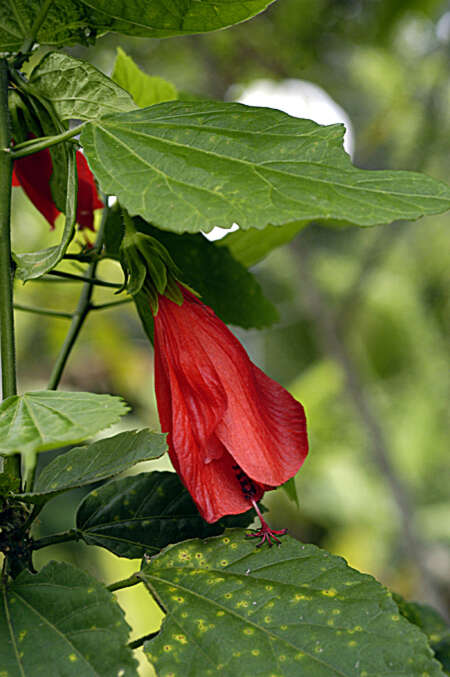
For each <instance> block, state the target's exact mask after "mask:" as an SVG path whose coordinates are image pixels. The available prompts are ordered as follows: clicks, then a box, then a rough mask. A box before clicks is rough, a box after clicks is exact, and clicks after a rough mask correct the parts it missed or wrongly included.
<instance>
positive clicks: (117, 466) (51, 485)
mask: <svg viewBox="0 0 450 677" xmlns="http://www.w3.org/2000/svg"><path fill="white" fill-rule="evenodd" d="M165 437H166V436H165V435H163V434H162V433H155V432H152V431H151V430H148V429H146V430H139V431H137V430H127V431H126V432H123V433H119V434H118V435H114V436H113V437H107V438H106V439H103V440H99V441H98V442H94V443H93V444H89V445H87V446H85V447H76V448H75V449H71V450H70V451H68V452H67V453H65V454H61V455H60V456H58V457H57V458H55V459H54V460H53V461H51V462H50V463H49V464H48V465H47V466H45V468H44V469H43V471H42V472H41V473H40V475H39V476H38V477H37V479H36V482H35V484H34V487H33V492H32V493H29V494H22V495H21V496H20V499H21V500H24V501H26V502H28V503H44V502H45V501H47V500H48V499H49V498H51V497H52V496H54V495H55V494H58V493H60V492H62V491H66V490H67V489H73V488H75V487H82V486H84V485H86V484H92V483H93V482H98V481H100V480H105V479H109V478H110V477H114V475H118V474H119V473H121V472H123V471H124V470H128V469H129V468H131V467H132V466H133V465H135V464H136V463H141V461H150V460H151V459H154V458H159V457H160V456H162V455H163V454H164V453H165V451H166V449H167V445H166V441H165Z"/></svg>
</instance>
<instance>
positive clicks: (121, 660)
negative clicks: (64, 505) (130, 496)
mask: <svg viewBox="0 0 450 677" xmlns="http://www.w3.org/2000/svg"><path fill="white" fill-rule="evenodd" d="M1 588H2V593H3V594H2V601H1V610H0V637H1V638H2V639H1V642H0V666H1V669H0V672H1V674H2V675H5V676H7V677H41V676H42V677H44V676H47V675H49V676H50V675H55V676H56V675H61V677H62V675H64V677H93V676H94V675H99V676H100V675H102V676H104V677H110V676H111V675H121V676H122V677H137V674H138V673H137V670H136V662H135V660H134V658H133V655H132V652H131V650H130V649H129V648H128V647H127V641H128V634H129V627H128V625H127V623H126V621H125V618H124V613H123V611H122V609H121V608H120V607H119V605H118V604H117V603H116V600H115V598H114V597H113V595H112V594H111V593H110V592H108V590H107V589H106V588H105V587H104V586H103V585H101V584H100V583H98V582H97V581H96V580H95V578H92V576H90V575H89V574H87V573H85V572H84V571H80V570H79V569H77V568H76V567H74V566H72V565H71V564H66V563H62V562H61V563H57V562H50V564H47V566H45V567H44V568H43V569H42V571H40V572H39V573H38V574H30V573H29V572H27V571H24V572H23V573H21V574H20V575H19V576H18V577H17V578H16V580H15V581H14V583H12V584H11V585H8V586H6V585H2V586H1Z"/></svg>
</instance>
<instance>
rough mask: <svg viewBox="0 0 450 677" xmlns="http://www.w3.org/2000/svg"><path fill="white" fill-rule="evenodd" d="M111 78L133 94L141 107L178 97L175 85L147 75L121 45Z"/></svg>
mask: <svg viewBox="0 0 450 677" xmlns="http://www.w3.org/2000/svg"><path fill="white" fill-rule="evenodd" d="M111 78H112V79H113V80H114V82H117V84H118V85H120V86H121V87H123V89H125V90H126V91H127V92H129V93H130V94H131V96H132V97H133V100H134V102H135V103H136V104H137V105H138V106H140V107H141V108H145V107H146V106H153V104H155V103H162V102H163V101H173V100H174V99H177V98H178V93H177V90H176V88H175V86H174V85H173V84H172V83H171V82H167V80H164V79H163V78H160V77H158V76H156V75H147V73H144V72H143V71H141V69H140V68H139V67H138V66H137V65H136V64H135V63H134V61H133V59H132V58H131V57H130V56H128V54H125V52H124V51H123V49H122V48H121V47H118V48H117V57H116V61H115V63H114V70H113V72H112V75H111Z"/></svg>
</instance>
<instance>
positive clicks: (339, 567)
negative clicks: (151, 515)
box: [139, 529, 443, 677]
mask: <svg viewBox="0 0 450 677" xmlns="http://www.w3.org/2000/svg"><path fill="white" fill-rule="evenodd" d="M233 545H234V546H235V547H234V548H233V547H232V546H233ZM180 552H183V553H184V556H183V558H179V557H178V554H179V553H180ZM199 553H200V555H201V557H200V558H198V557H197V556H196V555H198V554H199ZM189 554H190V555H191V557H188V555H189ZM169 562H170V563H171V564H170V565H169ZM225 562H226V563H225ZM193 571H195V572H196V575H195V576H192V575H191V573H192V572H193ZM215 575H218V576H220V580H218V579H216V582H214V584H212V583H211V581H212V580H213V579H214V576H215ZM139 578H140V579H141V580H142V581H143V582H144V584H145V585H146V586H148V588H149V590H151V591H152V593H154V594H156V595H157V596H158V600H159V602H160V603H161V604H162V605H163V607H164V608H165V610H166V613H167V616H166V618H165V619H164V621H163V625H162V628H161V631H160V633H159V634H158V635H157V637H155V638H154V639H152V640H150V641H149V642H147V643H146V645H145V652H146V654H147V656H148V658H149V660H150V661H151V662H152V663H153V664H154V667H155V670H156V672H157V674H158V675H159V676H160V677H165V676H166V675H167V674H169V673H171V672H172V673H174V674H176V675H183V674H188V675H189V677H207V675H209V674H216V673H219V672H220V675H222V676H223V677H235V676H236V675H245V676H247V675H267V676H268V675H278V676H279V677H299V676H300V675H301V677H336V675H339V677H359V676H360V675H361V674H363V673H364V672H366V673H367V674H368V675H383V677H389V676H392V677H394V675H399V674H402V675H404V676H405V677H423V674H424V673H428V674H429V676H430V677H443V672H442V671H441V669H440V666H439V664H438V663H437V661H435V660H434V659H433V655H432V652H431V650H430V648H429V646H428V643H427V641H426V638H425V636H424V635H423V634H422V633H421V632H420V631H418V629H417V628H416V627H415V626H414V625H412V624H411V623H409V622H408V621H406V620H405V619H404V618H403V617H401V616H400V615H399V612H398V608H397V606H396V604H395V602H394V601H393V600H392V597H391V596H390V594H389V592H388V591H387V590H386V589H385V588H383V587H382V586H381V585H380V584H379V583H378V582H377V581H376V580H375V579H374V578H372V577H371V576H367V575H365V574H361V573H359V572H358V571H355V570H354V569H351V568H350V567H349V566H347V564H346V562H345V561H344V560H343V559H341V558H339V557H335V556H333V555H330V554H329V553H327V552H325V551H323V550H320V549H319V548H316V547H315V546H312V545H302V544H301V543H299V542H298V541H296V540H294V539H291V538H289V537H286V538H284V539H283V544H282V546H281V547H280V548H271V549H269V548H261V549H257V548H255V546H254V544H253V543H252V542H251V541H249V540H246V539H245V534H244V532H242V531H241V530H237V529H236V530H229V531H226V532H225V535H224V536H221V537H216V538H209V539H206V540H204V541H199V540H192V541H185V542H184V543H180V544H178V545H173V546H169V547H168V548H166V550H165V551H163V552H162V553H161V554H159V555H157V556H155V557H153V558H152V560H151V562H149V563H144V566H143V568H142V570H141V572H140V573H139ZM175 579H176V581H175ZM349 583H351V585H349ZM172 588H176V589H177V590H178V594H179V595H182V596H183V598H184V600H185V603H184V604H183V605H182V608H183V614H182V613H181V612H180V605H179V604H177V602H176V601H175V599H174V596H175V595H176V593H173V592H170V591H171V589H172ZM305 591H307V594H305ZM269 609H270V613H268V610H269ZM394 619H395V620H394ZM179 633H182V634H183V636H184V637H185V638H186V643H180V642H174V643H172V638H173V636H174V635H175V634H179ZM169 643H170V646H171V650H170V652H167V651H165V650H164V646H167V645H168V644H169ZM219 666H220V667H219ZM300 670H301V671H300Z"/></svg>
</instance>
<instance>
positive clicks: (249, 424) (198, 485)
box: [154, 285, 308, 544]
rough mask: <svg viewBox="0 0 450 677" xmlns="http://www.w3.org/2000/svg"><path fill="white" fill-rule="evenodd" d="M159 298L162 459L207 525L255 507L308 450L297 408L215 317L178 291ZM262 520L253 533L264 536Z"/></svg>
mask: <svg viewBox="0 0 450 677" xmlns="http://www.w3.org/2000/svg"><path fill="white" fill-rule="evenodd" d="M179 288H180V289H181V292H182V296H183V302H182V304H181V305H178V304H177V303H175V302H174V301H171V300H170V299H169V298H167V297H166V296H160V297H159V303H158V310H157V312H156V315H155V318H154V328H155V343H154V345H155V389H156V399H157V405H158V412H159V416H160V421H161V427H162V430H163V432H167V433H168V444H169V455H170V458H171V460H172V463H173V465H174V467H175V469H176V471H177V472H178V474H179V475H180V477H181V479H182V481H183V483H184V484H185V486H186V488H187V489H188V491H189V492H190V494H191V496H192V497H193V499H194V501H195V502H196V504H197V507H198V509H199V511H200V513H201V515H202V516H203V518H204V519H205V520H206V521H207V522H215V521H216V520H218V519H219V518H220V517H222V516H224V515H231V514H238V513H242V512H245V511H246V510H248V508H249V507H250V505H251V504H253V505H254V506H255V507H257V506H256V501H258V500H259V499H260V498H261V497H262V495H263V494H264V492H265V491H266V490H268V489H273V488H275V487H277V486H279V485H280V484H282V483H284V482H286V481H287V480H288V479H289V478H290V477H293V476H294V475H295V474H296V473H297V471H298V470H299V468H300V467H301V466H302V464H303V462H304V460H305V458H306V455H307V453H308V441H307V436H306V421H305V414H304V411H303V407H302V405H301V404H300V403H299V402H297V401H296V400H295V399H294V398H293V397H292V396H291V395H290V394H289V393H288V392H287V391H286V390H285V389H284V388H282V387H281V386H280V385H279V384H278V383H276V382H275V381H273V380H272V379H271V378H269V377H268V376H266V374H264V372H262V371H261V370H260V369H259V368H258V367H256V366H255V365H254V364H253V363H252V362H251V361H250V359H249V357H248V355H247V353H246V352H245V350H244V348H243V347H242V345H241V344H240V343H239V341H238V340H237V339H236V338H235V336H233V334H232V333H231V332H230V330H229V329H228V328H227V327H226V325H225V324H224V323H223V322H222V321H221V320H220V319H219V318H218V317H217V316H216V315H215V314H214V312H213V311H212V310H211V308H209V307H208V306H206V305H205V304H204V303H202V302H201V301H200V300H199V299H198V298H197V297H196V296H195V295H194V294H192V293H191V292H190V291H189V290H188V289H186V288H185V287H183V286H181V285H179ZM274 533H284V531H283V532H274V531H272V530H270V529H269V528H268V527H267V525H266V523H265V522H264V520H262V529H261V530H260V532H258V535H260V536H262V541H264V540H268V542H269V544H271V543H270V537H271V538H273V540H275V541H278V539H276V538H275V537H274V536H273V534H274Z"/></svg>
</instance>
